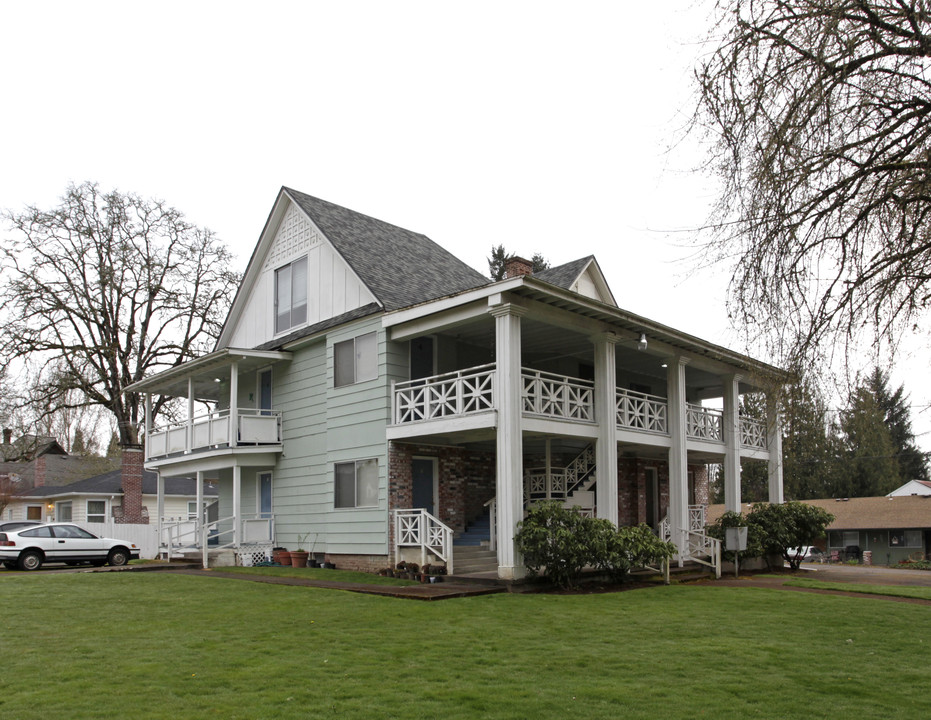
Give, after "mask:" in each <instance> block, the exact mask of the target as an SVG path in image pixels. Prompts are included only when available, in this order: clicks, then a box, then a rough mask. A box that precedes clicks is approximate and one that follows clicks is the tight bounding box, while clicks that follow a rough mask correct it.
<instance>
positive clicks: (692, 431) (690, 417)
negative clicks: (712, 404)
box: [685, 403, 724, 442]
mask: <svg viewBox="0 0 931 720" xmlns="http://www.w3.org/2000/svg"><path fill="white" fill-rule="evenodd" d="M685 433H686V435H687V436H688V437H690V438H693V439H695V440H711V441H712V442H724V411H723V410H716V409H714V408H706V407H702V406H701V405H694V404H693V403H686V406H685Z"/></svg>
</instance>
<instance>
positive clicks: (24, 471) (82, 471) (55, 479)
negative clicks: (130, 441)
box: [0, 428, 120, 487]
mask: <svg viewBox="0 0 931 720" xmlns="http://www.w3.org/2000/svg"><path fill="white" fill-rule="evenodd" d="M0 456H2V458H3V459H2V461H0V476H3V475H6V476H8V477H9V478H10V479H11V480H13V481H14V482H15V483H17V484H19V485H25V486H27V487H39V486H42V485H46V484H48V485H56V486H57V485H68V484H70V483H72V482H75V481H77V480H83V479H84V478H87V477H90V476H91V475H98V474H100V473H104V472H107V471H109V470H112V469H114V468H115V467H117V466H118V465H119V463H120V461H119V459H118V458H109V457H92V456H91V457H86V456H83V455H69V454H68V452H67V451H66V450H65V449H64V448H63V447H62V446H61V444H60V443H59V442H58V441H57V440H56V439H55V438H53V437H43V436H37V435H23V436H21V437H19V438H17V439H16V440H13V432H12V430H10V429H8V428H7V429H4V431H3V444H2V445H0Z"/></svg>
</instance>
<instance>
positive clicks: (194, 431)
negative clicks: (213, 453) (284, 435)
mask: <svg viewBox="0 0 931 720" xmlns="http://www.w3.org/2000/svg"><path fill="white" fill-rule="evenodd" d="M231 420H232V422H231ZM280 444H281V413H280V412H276V411H272V410H253V409H249V410H244V409H241V408H240V409H239V410H237V411H236V415H235V417H233V418H231V417H230V411H229V410H219V411H215V412H209V413H204V414H203V415H198V416H195V417H192V418H190V419H189V420H185V421H183V422H176V423H170V424H167V425H162V426H160V427H155V428H152V430H151V432H150V434H149V439H148V443H147V444H146V459H148V460H152V459H157V458H164V457H167V456H170V455H177V454H179V453H193V452H200V451H205V450H215V449H218V448H231V447H255V446H264V445H280Z"/></svg>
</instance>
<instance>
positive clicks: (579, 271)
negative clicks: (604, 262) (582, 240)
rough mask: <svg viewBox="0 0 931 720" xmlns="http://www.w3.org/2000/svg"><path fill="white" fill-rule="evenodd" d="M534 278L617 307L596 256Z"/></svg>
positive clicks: (570, 263) (536, 274) (548, 269)
mask: <svg viewBox="0 0 931 720" xmlns="http://www.w3.org/2000/svg"><path fill="white" fill-rule="evenodd" d="M533 277H534V278H536V279H537V280H542V281H543V282H548V283H550V284H551V285H556V286H557V287H561V288H565V289H566V290H571V291H572V292H575V293H578V294H579V295H582V296H584V297H587V298H591V299H592V300H598V301H599V302H603V303H605V304H606V305H613V306H614V307H617V301H616V300H615V299H614V294H613V293H612V292H611V288H610V287H608V281H607V280H605V276H604V273H602V272H601V267H600V266H599V265H598V261H597V260H596V259H595V256H594V255H589V256H588V257H584V258H579V259H578V260H573V261H572V262H568V263H565V264H563V265H558V266H557V267H552V268H547V269H546V270H541V271H540V272H538V273H534V275H533Z"/></svg>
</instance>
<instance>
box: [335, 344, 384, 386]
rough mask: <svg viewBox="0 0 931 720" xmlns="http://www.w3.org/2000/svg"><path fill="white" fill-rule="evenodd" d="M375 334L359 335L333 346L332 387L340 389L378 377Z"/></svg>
mask: <svg viewBox="0 0 931 720" xmlns="http://www.w3.org/2000/svg"><path fill="white" fill-rule="evenodd" d="M377 349H378V348H377V343H376V334H375V333H373V332H371V333H367V334H365V335H359V337H355V338H353V339H352V340H344V341H343V342H338V343H336V344H335V345H334V346H333V385H334V387H342V386H343V385H352V384H353V383H357V382H362V381H363V380H374V379H375V378H377V377H378V358H377V357H376V352H377Z"/></svg>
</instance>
